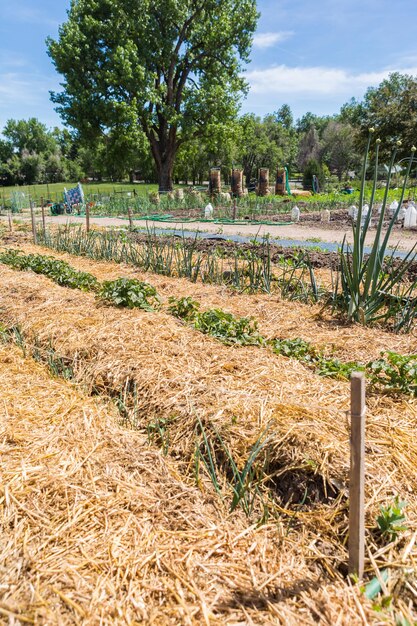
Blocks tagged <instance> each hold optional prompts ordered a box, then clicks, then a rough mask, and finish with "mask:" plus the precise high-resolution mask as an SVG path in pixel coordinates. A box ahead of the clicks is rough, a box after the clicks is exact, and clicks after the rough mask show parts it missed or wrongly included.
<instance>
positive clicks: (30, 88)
mask: <svg viewBox="0 0 417 626" xmlns="http://www.w3.org/2000/svg"><path fill="white" fill-rule="evenodd" d="M58 89H59V82H58V79H56V80H54V78H53V77H51V76H44V75H42V74H28V73H25V74H18V73H16V72H4V73H2V72H0V132H1V128H2V127H3V126H4V124H5V122H6V120H8V119H9V118H11V117H13V118H14V119H23V118H28V117H38V118H39V119H41V121H42V122H44V123H46V124H50V125H53V124H56V123H57V122H56V120H57V119H58V116H57V115H56V114H55V113H54V112H53V110H52V108H53V107H52V104H51V102H50V100H49V91H56V90H58Z"/></svg>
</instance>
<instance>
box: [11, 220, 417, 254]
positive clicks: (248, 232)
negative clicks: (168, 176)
mask: <svg viewBox="0 0 417 626" xmlns="http://www.w3.org/2000/svg"><path fill="white" fill-rule="evenodd" d="M23 219H25V220H26V218H23ZM27 219H28V220H29V218H27ZM0 220H5V221H7V216H0ZM46 221H47V222H48V223H52V224H66V223H67V222H69V223H71V224H76V223H79V224H84V223H85V218H84V217H78V216H74V215H68V216H65V215H58V216H48V217H47V218H46ZM90 223H91V224H96V225H98V226H113V227H117V226H126V225H127V220H126V219H120V218H117V217H94V216H92V217H91V218H90ZM133 223H134V225H135V226H136V227H139V228H140V227H141V228H146V227H147V226H148V227H151V228H152V227H155V228H158V229H164V230H165V229H166V230H172V229H184V230H188V231H201V232H209V233H216V234H222V235H225V236H227V235H242V236H246V237H255V236H256V235H257V236H258V237H259V236H261V237H262V235H266V234H269V235H270V236H271V237H272V238H273V239H284V240H294V241H310V242H311V241H317V242H319V241H320V242H330V243H342V241H343V239H344V238H345V237H346V239H347V241H352V229H351V227H350V226H347V227H345V226H342V227H341V228H340V229H339V230H335V229H334V228H329V227H326V226H324V225H323V226H319V225H317V226H316V225H312V224H311V223H300V224H288V225H277V226H271V225H260V226H255V225H253V224H248V225H240V224H238V225H233V224H210V223H207V222H192V223H188V222H182V221H181V220H180V219H179V220H178V222H170V223H164V222H148V221H146V220H136V219H135V220H133ZM374 236H375V230H371V231H370V232H369V233H368V235H367V237H366V243H367V244H368V245H370V244H372V242H373V239H374ZM416 243H417V233H416V232H415V231H406V230H401V231H395V232H394V233H393V234H392V236H391V239H390V246H391V247H395V246H398V248H399V249H400V250H410V249H411V248H412V247H413V246H414V245H415V244H416Z"/></svg>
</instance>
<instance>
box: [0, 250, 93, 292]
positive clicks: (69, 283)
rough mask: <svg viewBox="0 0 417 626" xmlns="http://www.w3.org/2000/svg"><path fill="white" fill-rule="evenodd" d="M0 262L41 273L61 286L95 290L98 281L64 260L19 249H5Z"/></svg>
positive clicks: (14, 267)
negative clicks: (22, 251)
mask: <svg viewBox="0 0 417 626" xmlns="http://www.w3.org/2000/svg"><path fill="white" fill-rule="evenodd" d="M0 262H1V263H4V264H5V265H8V266H10V267H12V268H13V269H18V270H31V271H32V272H35V274H43V275H44V276H47V277H48V278H50V279H51V280H53V281H54V282H56V283H57V284H58V285H61V286H62V287H70V288H71V289H81V290H82V291H95V290H96V289H97V288H98V281H97V279H96V278H95V276H93V275H92V274H88V273H87V272H79V271H77V270H75V269H74V268H72V267H71V266H70V265H69V264H68V263H66V262H65V261H61V260H60V259H54V258H53V257H48V256H43V255H41V254H28V255H24V254H22V253H21V252H20V251H19V250H7V251H5V252H2V253H0Z"/></svg>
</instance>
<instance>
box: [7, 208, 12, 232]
mask: <svg viewBox="0 0 417 626" xmlns="http://www.w3.org/2000/svg"><path fill="white" fill-rule="evenodd" d="M7 216H8V218H9V231H10V232H11V233H12V232H13V220H12V212H11V211H9V212H8V213H7Z"/></svg>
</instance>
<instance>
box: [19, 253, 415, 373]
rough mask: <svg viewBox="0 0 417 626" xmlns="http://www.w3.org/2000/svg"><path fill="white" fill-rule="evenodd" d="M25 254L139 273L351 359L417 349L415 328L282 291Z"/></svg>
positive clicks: (272, 333) (110, 274)
mask: <svg viewBox="0 0 417 626" xmlns="http://www.w3.org/2000/svg"><path fill="white" fill-rule="evenodd" d="M19 247H20V249H22V250H23V251H24V252H25V253H41V254H47V255H50V256H55V257H56V258H62V259H64V260H66V261H67V262H68V263H70V264H71V265H72V266H73V267H75V268H77V269H80V270H83V271H86V272H90V273H91V274H94V275H95V276H96V277H97V278H99V279H100V280H112V279H115V278H118V277H120V276H126V277H135V278H139V279H140V280H145V281H147V282H149V283H151V284H152V285H153V286H154V287H156V289H157V290H158V292H159V293H160V295H161V296H162V298H164V299H166V301H167V300H168V298H169V297H170V296H175V297H183V296H192V297H193V298H195V299H197V300H198V301H200V302H201V307H202V309H206V308H215V307H221V308H223V309H225V310H227V311H230V312H231V313H233V314H235V315H238V316H253V317H255V319H256V320H257V321H258V322H259V329H260V331H261V332H262V333H263V334H264V335H265V336H267V337H280V338H290V339H293V338H295V337H300V338H302V339H304V340H306V341H309V342H311V343H312V344H313V345H315V346H317V347H319V348H321V349H323V350H324V351H325V352H326V353H327V354H329V355H330V354H332V355H334V356H335V357H337V358H340V359H342V360H345V361H350V360H352V361H354V360H357V361H360V362H364V363H366V362H368V361H369V360H372V359H376V358H378V357H379V356H380V353H381V351H383V350H393V351H394V352H399V353H401V354H412V353H416V352H417V338H416V334H415V332H413V333H410V334H406V335H396V334H394V333H390V332H387V331H384V330H381V329H379V328H364V327H363V326H360V325H359V324H354V325H343V324H340V323H339V322H338V321H337V320H336V319H335V318H332V317H331V316H330V315H329V314H328V313H326V312H324V311H323V310H322V306H321V305H306V304H301V303H297V302H288V300H281V299H280V298H279V297H278V296H277V295H276V294H275V295H267V294H256V295H243V294H237V293H236V292H234V291H232V290H230V289H228V288H227V287H225V286H218V285H208V284H201V283H197V284H194V283H191V282H190V281H188V280H186V279H184V278H172V277H165V276H160V275H158V274H153V273H151V272H142V271H140V270H138V269H136V268H133V267H131V266H128V265H119V264H116V263H112V262H104V261H93V260H90V259H85V258H82V257H76V256H73V255H69V254H66V253H59V252H56V251H54V250H50V249H49V248H43V247H40V246H34V245H32V244H26V245H21V246H19Z"/></svg>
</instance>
